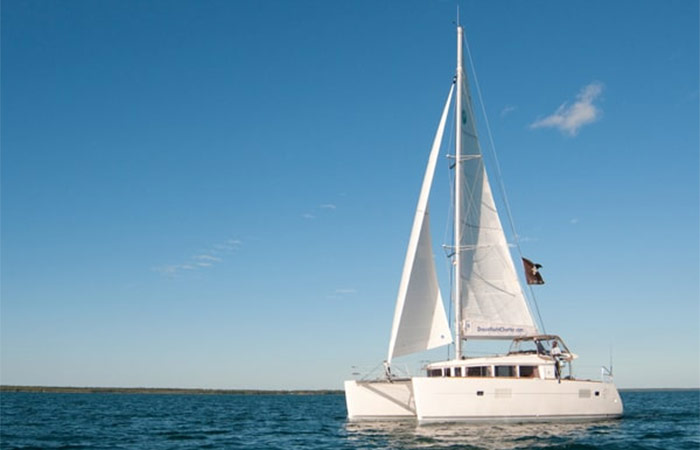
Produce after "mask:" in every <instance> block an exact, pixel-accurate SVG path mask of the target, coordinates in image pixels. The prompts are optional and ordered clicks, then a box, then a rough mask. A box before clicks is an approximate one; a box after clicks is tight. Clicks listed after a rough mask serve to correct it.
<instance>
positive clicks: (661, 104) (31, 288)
mask: <svg viewBox="0 0 700 450" xmlns="http://www.w3.org/2000/svg"><path fill="white" fill-rule="evenodd" d="M460 5H461V9H462V22H463V24H464V25H465V27H466V32H467V36H468V39H469V42H470V45H471V50H472V56H473V58H474V62H475V65H476V69H477V75H478V77H479V82H480V85H481V90H482V92H483V97H484V105H485V109H486V112H487V114H488V118H489V121H490V125H491V128H492V131H493V134H494V140H495V143H496V149H497V152H498V155H499V159H500V162H501V167H502V171H503V177H504V182H505V184H506V187H507V189H508V193H509V200H510V203H511V206H512V209H513V214H514V218H515V223H516V225H517V227H518V233H519V235H520V236H521V239H522V246H523V250H524V253H525V254H526V255H527V256H529V257H531V258H532V259H534V260H535V261H538V262H540V263H542V264H543V265H544V268H543V272H542V273H543V275H544V277H545V279H546V280H547V284H546V285H545V286H542V287H538V288H537V296H538V301H539V306H540V309H541V310H542V316H543V318H544V322H545V324H546V327H547V331H548V332H553V333H558V334H561V335H562V336H563V338H564V339H565V341H566V342H567V343H568V345H569V347H571V348H572V350H573V351H574V352H576V353H578V354H579V355H581V359H580V360H579V363H580V366H581V371H582V372H585V373H591V374H593V375H594V374H595V373H597V368H598V367H599V366H600V365H601V364H607V362H608V359H609V353H610V348H611V347H612V348H613V353H614V358H615V374H616V382H617V384H618V386H621V387H688V386H696V387H697V386H698V385H699V384H700V381H699V380H700V361H699V359H700V356H699V355H700V331H699V329H700V310H699V273H700V267H699V263H698V253H699V249H700V243H699V239H698V230H699V221H698V209H699V206H698V205H699V196H698V189H699V182H698V167H699V164H698V153H699V152H698V148H699V143H698V122H699V119H698V53H699V50H698V40H699V39H698V17H699V14H698V3H697V2H693V1H646V2H636V1H616V2H606V1H585V2H584V1H571V2H555V1H532V2H517V1H496V2H477V1H464V2H460ZM455 10H456V8H455V3H454V2H448V1H444V2H443V1H434V2H428V1H401V2H399V1H384V2H376V1H353V2H323V1H320V0H319V1H306V0H304V1H299V2H286V1H278V2H277V1H255V2H254V1H237V2H229V1H206V2H193V1H192V2H177V1H176V2H173V1H147V2H141V1H138V2H136V1H103V2H92V1H53V2H45V1H4V2H3V3H2V17H1V20H2V23H1V25H2V36H1V37H2V67H1V70H2V85H1V88H2V98H1V104H0V106H1V108H2V116H1V121H2V123H1V124H2V136H1V141H0V144H1V146H2V154H1V156H2V255H1V256H2V258H1V262H2V268H1V270H2V272H1V276H2V287H1V294H2V303H1V306H0V307H1V313H2V315H1V316H2V317H1V319H0V324H1V329H0V337H1V343H0V350H1V355H0V362H1V365H0V381H1V382H2V383H3V384H26V385H90V386H168V387H176V386H177V387H212V388H340V387H341V383H342V380H344V379H346V378H348V377H349V376H350V373H351V372H352V371H354V370H355V369H352V366H359V367H368V368H371V367H373V366H375V365H376V364H378V363H380V362H381V361H382V360H383V359H384V358H385V354H386V350H387V346H388V340H389V332H390V326H391V320H392V317H393V308H394V300H395V295H396V291H397V289H398V283H399V277H400V273H401V268H402V264H403V257H404V252H405V246H406V244H407V242H408V234H409V231H410V226H411V222H412V218H413V213H414V207H415V203H416V201H417V197H418V191H419V188H420V183H421V180H422V175H423V171H424V169H425V163H426V161H427V156H428V152H429V148H430V144H431V141H432V137H433V134H434V132H435V127H436V126H437V122H438V119H439V114H440V111H441V108H442V105H443V102H444V100H445V98H446V96H447V92H448V90H449V86H450V82H451V79H452V76H453V74H454V65H455V29H454V26H453V24H452V22H453V20H454V18H455ZM482 124H483V122H482ZM481 135H482V140H483V138H484V137H485V131H484V130H483V128H482V129H481ZM446 166H447V164H446V162H445V161H444V160H443V161H441V162H440V163H439V167H438V169H437V181H436V186H435V189H434V192H433V198H432V200H431V217H432V220H433V224H432V229H433V230H434V231H435V238H434V241H435V245H436V254H437V255H438V256H437V259H438V263H437V267H438V270H439V271H440V272H441V273H440V278H441V280H442V283H443V286H444V288H445V289H443V292H444V293H446V292H448V289H447V285H446V284H447V274H446V272H445V267H446V264H444V261H443V260H442V253H441V251H440V250H439V245H440V244H442V243H443V242H444V241H443V235H444V233H443V230H444V229H445V224H446V222H447V220H448V216H447V213H448V211H447V209H448V208H447V201H448V198H447V197H448V195H447V181H446V180H447V176H446V175H447V172H448V169H447V167H446ZM469 348H470V345H469V344H468V345H467V350H469ZM444 354H445V350H439V351H434V352H429V353H428V354H427V355H426V354H424V355H419V356H417V357H415V358H407V359H406V360H405V362H406V364H409V365H416V364H419V361H420V360H422V359H425V358H428V357H443V356H444ZM399 362H400V361H399Z"/></svg>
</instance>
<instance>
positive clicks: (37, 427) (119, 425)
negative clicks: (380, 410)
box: [0, 391, 700, 450]
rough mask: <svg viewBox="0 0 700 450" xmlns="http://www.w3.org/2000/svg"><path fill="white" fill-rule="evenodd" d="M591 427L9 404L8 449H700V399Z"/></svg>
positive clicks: (162, 403) (653, 405) (671, 400)
mask: <svg viewBox="0 0 700 450" xmlns="http://www.w3.org/2000/svg"><path fill="white" fill-rule="evenodd" d="M622 399H623V401H624V404H625V414H624V417H623V418H622V419H619V420H611V421H604V422H592V423H557V424H522V425H503V424H501V425H458V424H446V425H426V426H417V425H416V424H415V423H413V422H404V423H362V424H355V423H348V422H347V420H346V416H345V414H346V411H345V400H344V397H343V396H342V395H160V394H144V395H139V394H48V393H2V394H1V395H0V411H1V414H0V448H2V449H207V448H215V449H218V448H222V449H225V448H233V449H236V448H246V449H297V448H299V449H411V448H420V449H433V448H435V449H637V448H638V449H693V450H697V449H698V448H700V391H669V392H663V391H628V392H622Z"/></svg>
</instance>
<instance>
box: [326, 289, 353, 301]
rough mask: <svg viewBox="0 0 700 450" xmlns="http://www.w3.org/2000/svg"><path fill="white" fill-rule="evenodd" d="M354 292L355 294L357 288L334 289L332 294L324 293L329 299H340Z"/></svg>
mask: <svg viewBox="0 0 700 450" xmlns="http://www.w3.org/2000/svg"><path fill="white" fill-rule="evenodd" d="M354 294H357V289H349V288H342V289H336V290H335V291H334V292H333V294H330V295H326V298H327V299H330V300H340V299H342V298H344V297H346V296H348V295H354Z"/></svg>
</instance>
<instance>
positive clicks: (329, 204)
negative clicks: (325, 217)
mask: <svg viewBox="0 0 700 450" xmlns="http://www.w3.org/2000/svg"><path fill="white" fill-rule="evenodd" d="M319 208H321V209H335V208H336V207H335V205H334V204H333V203H324V204H323V205H321V206H319Z"/></svg>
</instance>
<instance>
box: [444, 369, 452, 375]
mask: <svg viewBox="0 0 700 450" xmlns="http://www.w3.org/2000/svg"><path fill="white" fill-rule="evenodd" d="M443 370H444V371H445V376H446V377H451V376H452V369H451V368H449V367H445V369H443Z"/></svg>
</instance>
